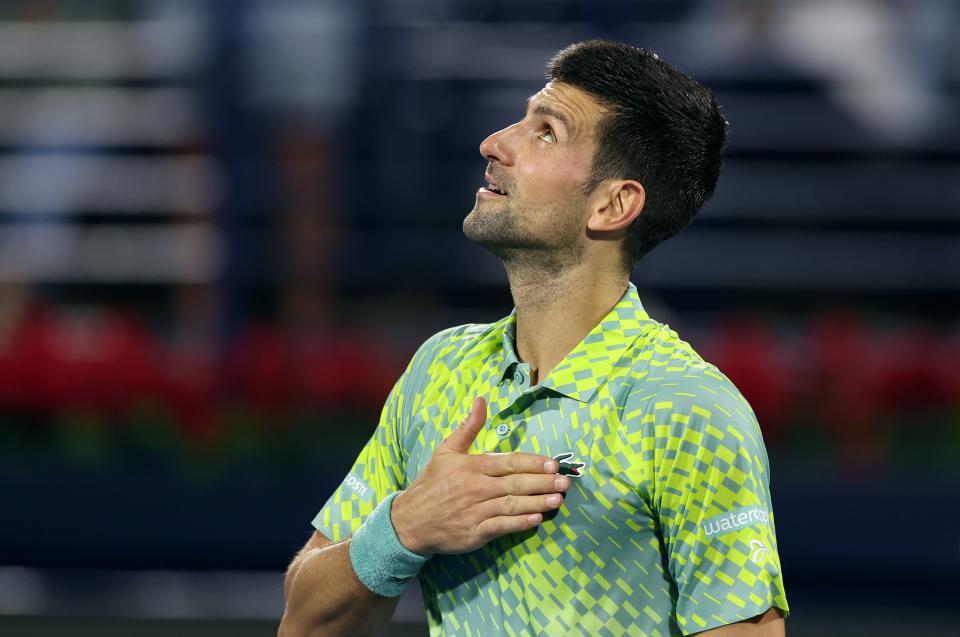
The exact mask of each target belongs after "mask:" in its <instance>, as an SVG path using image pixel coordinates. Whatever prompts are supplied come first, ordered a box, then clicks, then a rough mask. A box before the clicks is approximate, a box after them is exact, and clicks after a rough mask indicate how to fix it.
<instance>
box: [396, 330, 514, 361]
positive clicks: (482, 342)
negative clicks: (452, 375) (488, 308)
mask: <svg viewBox="0 0 960 637" xmlns="http://www.w3.org/2000/svg"><path fill="white" fill-rule="evenodd" d="M503 320H505V319H503ZM503 320H501V321H497V322H494V323H464V324H463V325H454V326H453V327H447V328H444V329H442V330H440V331H439V332H436V333H434V334H433V335H432V336H430V337H429V338H428V339H426V340H425V341H424V342H423V344H422V345H421V346H420V347H419V348H418V349H417V352H416V354H414V356H413V360H412V361H411V371H413V372H414V373H428V372H429V371H431V369H432V368H435V367H436V366H437V365H443V366H444V367H446V368H448V369H451V370H452V369H454V368H455V367H457V366H459V365H461V364H464V363H467V362H468V361H469V360H471V359H474V358H476V359H478V360H483V359H484V358H485V357H486V356H489V355H490V354H492V353H493V352H494V351H496V350H497V349H499V348H501V347H502V341H501V334H500V330H499V328H501V327H502V322H503Z"/></svg>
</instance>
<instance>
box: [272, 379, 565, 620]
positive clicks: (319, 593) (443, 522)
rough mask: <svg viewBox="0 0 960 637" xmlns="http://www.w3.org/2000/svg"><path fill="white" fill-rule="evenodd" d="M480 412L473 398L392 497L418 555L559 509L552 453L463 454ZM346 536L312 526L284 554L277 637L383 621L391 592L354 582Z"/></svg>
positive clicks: (482, 418) (529, 524) (479, 425)
mask: <svg viewBox="0 0 960 637" xmlns="http://www.w3.org/2000/svg"><path fill="white" fill-rule="evenodd" d="M486 413H487V407H486V402H485V401H484V400H483V399H482V398H477V399H475V401H474V404H473V409H472V410H471V412H470V415H469V416H468V417H467V419H466V420H465V421H464V422H463V424H461V425H460V427H459V428H458V429H456V430H455V431H454V432H453V433H451V434H450V435H449V436H448V437H447V439H446V440H444V441H443V442H442V443H440V445H439V446H438V447H437V449H436V450H435V451H434V453H433V456H432V457H431V458H430V461H429V462H428V463H427V466H426V467H424V469H423V471H422V472H421V473H420V475H419V476H417V478H416V480H414V481H413V483H411V484H410V486H409V487H408V488H407V489H406V490H404V491H403V492H402V493H400V495H398V496H397V497H396V498H395V499H394V500H393V502H392V507H391V513H390V516H391V524H392V525H393V527H394V530H395V531H396V535H397V538H398V539H399V540H400V542H401V544H402V545H403V547H405V548H406V549H408V550H410V551H413V552H414V553H417V554H420V555H433V554H435V553H444V554H452V553H466V552H468V551H473V550H476V549H478V548H480V547H481V546H483V545H484V544H486V543H488V542H490V541H491V540H493V539H495V538H498V537H500V536H502V535H506V534H508V533H516V532H519V531H525V530H528V529H531V528H533V527H535V526H537V525H538V524H540V523H541V522H542V521H543V513H545V512H547V511H551V510H553V509H556V508H557V507H559V506H560V503H561V501H562V497H561V496H560V494H561V493H562V492H564V491H566V490H567V488H568V487H569V486H570V482H569V479H568V478H566V477H565V476H560V475H558V474H557V469H558V465H557V462H556V460H554V459H553V458H549V457H547V456H538V455H534V454H527V453H519V452H515V453H506V454H470V453H469V449H470V446H471V443H472V442H473V441H474V439H475V438H476V437H477V434H478V433H479V432H480V430H481V429H483V425H484V423H485V422H486ZM351 541H352V540H346V541H344V542H339V543H337V544H331V543H330V540H329V539H328V538H326V537H324V536H323V535H321V534H319V533H317V534H315V535H314V536H313V538H312V539H311V540H310V541H309V542H307V545H306V546H304V548H303V550H302V551H301V552H300V553H299V554H298V555H297V557H296V558H295V559H294V560H293V563H292V564H291V565H290V569H289V570H288V572H287V578H286V580H285V582H284V590H285V592H286V598H287V606H286V610H285V612H284V615H283V619H282V621H281V624H280V630H279V631H278V637H308V636H310V635H319V634H322V635H324V637H346V636H347V635H369V634H376V633H377V632H379V631H380V630H381V629H382V628H383V627H384V626H385V625H386V623H387V621H389V619H390V616H391V615H392V614H393V611H394V608H395V606H396V600H397V598H396V597H382V596H379V595H376V594H375V593H373V592H372V591H370V590H369V589H368V588H367V587H366V586H365V585H364V584H363V583H361V582H360V580H359V579H358V578H357V575H356V571H355V570H354V567H353V562H352V561H351V558H350V542H351ZM358 541H359V540H358Z"/></svg>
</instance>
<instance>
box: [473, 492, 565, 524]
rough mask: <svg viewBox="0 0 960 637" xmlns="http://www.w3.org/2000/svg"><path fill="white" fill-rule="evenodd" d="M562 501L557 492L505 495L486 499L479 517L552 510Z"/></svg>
mask: <svg viewBox="0 0 960 637" xmlns="http://www.w3.org/2000/svg"><path fill="white" fill-rule="evenodd" d="M562 502H563V496H562V495H560V494H559V493H551V494H550V495H505V496H503V497H502V498H495V499H493V500H487V501H486V502H484V503H483V504H482V505H481V506H480V509H479V513H480V515H481V517H484V518H488V519H489V518H495V517H500V516H515V515H528V514H531V513H544V512H546V511H552V510H554V509H556V508H557V507H559V506H560V504H561V503H562Z"/></svg>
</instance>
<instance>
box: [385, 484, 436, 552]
mask: <svg viewBox="0 0 960 637" xmlns="http://www.w3.org/2000/svg"><path fill="white" fill-rule="evenodd" d="M408 497H409V494H408V493H407V492H406V491H400V492H398V493H397V495H396V497H394V498H393V503H392V504H391V508H390V521H391V522H392V524H393V529H394V531H395V532H396V534H397V539H398V540H399V541H400V544H402V545H403V547H404V548H405V549H407V550H408V551H411V552H413V553H416V554H418V555H431V554H432V553H433V551H431V550H430V549H429V548H428V547H427V546H425V545H423V544H422V543H421V542H418V541H417V539H416V534H415V533H414V532H413V529H411V525H410V524H409V522H410V518H409V516H407V513H409V509H408V507H407V506H406V505H407V498H408Z"/></svg>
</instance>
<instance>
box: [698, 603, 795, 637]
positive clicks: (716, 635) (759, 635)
mask: <svg viewBox="0 0 960 637" xmlns="http://www.w3.org/2000/svg"><path fill="white" fill-rule="evenodd" d="M784 623H785V622H784V621H783V614H782V613H781V612H780V610H779V609H777V608H770V609H769V610H768V611H767V612H765V613H764V614H762V615H757V616H756V617H751V618H750V619H748V620H746V621H742V622H737V623H735V624H728V625H726V626H720V627H719V628H713V629H711V630H705V631H703V632H702V633H697V635H698V636H703V637H785V635H786V628H785V627H784Z"/></svg>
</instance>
